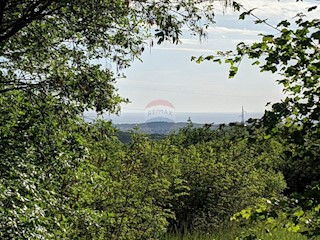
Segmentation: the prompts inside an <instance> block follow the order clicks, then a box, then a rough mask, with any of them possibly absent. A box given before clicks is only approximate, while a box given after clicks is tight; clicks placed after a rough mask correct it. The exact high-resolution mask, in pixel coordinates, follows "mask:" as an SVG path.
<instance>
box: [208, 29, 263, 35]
mask: <svg viewBox="0 0 320 240" xmlns="http://www.w3.org/2000/svg"><path fill="white" fill-rule="evenodd" d="M208 32H209V33H225V34H242V35H247V36H248V35H250V36H257V35H258V34H259V33H263V32H261V31H257V30H250V29H245V28H244V29H240V28H227V27H212V28H209V29H208Z"/></svg>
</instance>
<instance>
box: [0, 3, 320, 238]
mask: <svg viewBox="0 0 320 240" xmlns="http://www.w3.org/2000/svg"><path fill="white" fill-rule="evenodd" d="M198 2H202V3H201V4H199V3H198ZM212 4H213V3H212V1H187V0H181V1H170V0H161V1H152V0H144V1H134V0H132V1H126V0H112V1H111V0H101V1H93V0H41V1H38V0H23V1H15V0H1V1H0V177H1V178H0V239H4V240H7V239H8V240H11V239H123V240H124V239H317V237H318V236H319V235H320V202H319V201H320V183H319V180H320V178H319V177H320V158H319V156H320V152H319V151H320V128H319V124H320V122H319V120H320V105H319V102H320V101H319V95H320V84H319V76H320V48H319V44H320V43H319V41H320V21H319V19H309V18H306V17H305V15H304V14H298V15H297V16H296V17H295V18H293V19H291V20H290V21H288V20H284V21H282V22H280V23H279V24H278V25H277V26H274V29H275V30H277V31H278V33H277V34H276V35H262V37H261V41H259V42H256V43H253V44H251V45H246V44H244V43H239V44H238V45H237V49H236V51H234V52H232V53H230V52H227V53H220V54H218V55H217V56H213V55H211V56H201V57H198V58H197V57H194V58H193V60H195V61H196V62H197V63H201V62H202V61H213V62H218V63H223V62H224V63H227V64H230V77H233V76H234V75H235V74H236V73H237V70H238V66H239V63H240V62H241V60H242V59H243V57H248V58H249V59H252V60H253V64H254V65H257V67H260V69H261V70H262V71H271V72H273V73H277V74H279V78H280V79H279V80H278V83H279V84H280V85H281V86H282V87H283V89H284V91H285V92H286V98H285V99H284V100H282V101H281V102H279V103H275V104H273V105H272V106H270V110H268V111H266V112H265V114H264V116H263V117H262V118H261V119H256V120H251V121H250V122H248V123H247V126H244V125H243V124H233V125H230V126H225V125H221V126H220V127H218V128H217V129H214V130H212V129H210V127H208V126H206V125H205V126H203V127H201V128H195V127H194V126H193V124H192V122H189V124H188V125H187V126H186V127H184V128H183V129H181V130H179V131H178V132H176V133H172V134H170V135H169V136H167V137H165V138H164V139H157V140H156V141H155V140H150V139H149V138H148V136H145V135H142V134H138V133H132V135H131V139H130V141H129V142H127V143H122V142H121V141H119V139H118V137H117V136H118V133H117V132H116V130H115V129H114V128H113V127H112V124H111V123H110V122H104V121H96V122H94V123H87V122H84V121H83V120H82V118H81V115H82V113H83V112H84V111H85V110H88V109H94V110H96V111H97V112H99V113H103V112H106V111H108V112H111V113H116V112H118V111H119V110H120V107H119V106H120V103H122V102H127V101H128V100H127V99H125V98H122V97H120V96H119V95H118V93H117V90H116V88H115V86H114V83H115V81H116V78H117V77H120V76H118V73H114V72H113V71H111V70H110V69H105V68H103V67H102V66H101V65H100V64H99V61H101V60H105V59H108V60H110V61H112V62H114V63H115V64H116V66H117V67H118V69H119V71H120V72H121V69H122V68H126V67H129V66H130V63H131V62H132V61H133V60H134V59H136V58H139V56H140V55H141V53H142V52H143V50H144V48H145V46H146V45H147V44H150V45H151V46H152V45H153V44H161V43H163V42H165V41H170V42H172V43H178V42H179V37H180V36H181V33H182V29H183V28H184V27H185V26H188V27H189V28H190V31H191V32H193V33H194V34H198V35H200V36H203V35H204V34H205V31H204V29H205V28H206V27H207V26H208V25H209V24H212V23H213V22H214V19H213V18H214V12H213V10H214V8H213V5H212ZM225 4H226V7H227V8H232V9H234V10H235V11H240V13H239V14H240V19H244V18H245V17H246V16H248V15H253V13H252V11H251V10H249V11H248V10H244V9H243V7H242V6H241V5H240V4H238V3H236V2H232V1H225ZM315 9H316V6H315V7H311V8H309V9H308V10H307V12H308V11H309V12H310V11H314V10H315ZM253 16H255V15H253ZM255 17H256V16H255ZM256 23H257V24H268V23H267V22H266V20H262V19H259V18H257V20H256ZM155 29H156V30H155Z"/></svg>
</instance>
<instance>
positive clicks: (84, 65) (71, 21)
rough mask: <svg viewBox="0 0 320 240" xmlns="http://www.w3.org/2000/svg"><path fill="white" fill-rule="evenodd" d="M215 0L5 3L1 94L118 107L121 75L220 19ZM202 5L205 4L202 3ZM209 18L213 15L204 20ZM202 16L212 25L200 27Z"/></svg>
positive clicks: (0, 21)
mask: <svg viewBox="0 0 320 240" xmlns="http://www.w3.org/2000/svg"><path fill="white" fill-rule="evenodd" d="M211 2H212V1H170V0H162V1H153V0H144V1H128V0H103V1H84V0H80V1H78V0H72V1H69V0H68V1H67V0H45V1H39V0H24V1H14V0H3V1H1V2H0V79H1V80H0V93H4V92H7V91H12V90H23V91H30V90H32V91H37V92H44V93H47V92H52V93H54V95H55V96H56V98H59V99H60V100H61V101H63V102H68V101H69V102H76V103H77V104H78V106H81V110H82V109H83V108H96V110H97V111H102V110H108V111H111V112H116V111H117V110H119V108H118V104H119V103H120V102H122V101H126V99H123V98H121V97H120V96H119V95H118V94H117V93H116V89H115V87H114V85H113V84H114V82H115V78H116V77H115V75H114V73H113V71H112V70H110V69H108V68H107V67H105V66H102V64H101V61H102V62H105V61H110V62H113V63H115V64H116V65H117V67H118V68H125V67H128V66H129V65H130V62H131V61H132V60H133V59H134V58H138V57H139V55H140V54H141V52H142V51H143V50H144V47H145V45H146V44H147V43H148V41H150V44H151V46H152V45H153V42H152V40H151V37H152V34H151V33H152V32H154V33H155V36H156V38H157V43H158V44H160V43H162V42H163V41H165V40H170V41H171V42H172V43H178V42H179V36H180V35H181V32H182V30H181V29H182V27H183V26H185V25H188V26H189V28H190V29H191V30H192V31H193V32H194V33H197V34H200V35H201V34H204V31H203V27H205V26H206V24H207V23H210V22H211V23H212V22H213V7H212V4H211ZM200 3H201V4H200ZM204 19H205V20H204ZM200 20H202V21H203V23H204V24H202V25H201V24H200Z"/></svg>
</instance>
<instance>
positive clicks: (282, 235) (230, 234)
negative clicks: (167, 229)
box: [161, 229, 320, 240]
mask: <svg viewBox="0 0 320 240" xmlns="http://www.w3.org/2000/svg"><path fill="white" fill-rule="evenodd" d="M236 237H239V231H238V230H230V231H228V230H227V229H225V230H223V231H219V232H216V233H212V234H200V233H193V234H185V235H183V236H181V235H177V234H167V235H166V236H164V237H163V238H162V239H161V240H234V239H236ZM258 237H259V239H262V240H307V239H308V238H307V237H305V236H303V235H301V234H299V233H293V232H288V231H287V230H286V229H277V230H275V231H273V232H272V234H270V233H266V232H265V231H261V232H259V234H258ZM315 240H320V237H317V238H316V239H315Z"/></svg>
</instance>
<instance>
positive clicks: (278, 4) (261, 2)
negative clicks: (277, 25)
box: [216, 0, 320, 21]
mask: <svg viewBox="0 0 320 240" xmlns="http://www.w3.org/2000/svg"><path fill="white" fill-rule="evenodd" d="M237 2H238V3H240V4H241V5H243V7H244V8H245V9H247V10H250V9H253V8H256V9H255V10H254V13H255V14H256V15H258V16H259V17H260V18H272V19H275V20H277V21H278V20H279V19H284V18H292V17H294V16H295V15H296V14H297V13H299V12H304V13H306V12H307V9H308V8H310V7H312V6H315V5H319V1H317V0H305V1H299V2H296V1H295V0H255V1H252V0H238V1H237ZM221 12H223V9H221V6H219V4H217V6H216V14H219V13H221ZM224 14H226V15H233V14H234V11H233V10H231V9H226V10H225V11H224ZM319 14H320V9H317V10H315V11H312V12H310V13H308V16H309V17H310V18H316V17H318V16H319Z"/></svg>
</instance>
